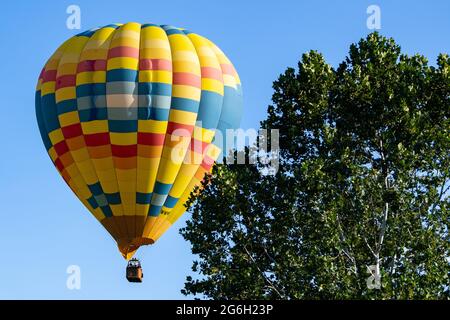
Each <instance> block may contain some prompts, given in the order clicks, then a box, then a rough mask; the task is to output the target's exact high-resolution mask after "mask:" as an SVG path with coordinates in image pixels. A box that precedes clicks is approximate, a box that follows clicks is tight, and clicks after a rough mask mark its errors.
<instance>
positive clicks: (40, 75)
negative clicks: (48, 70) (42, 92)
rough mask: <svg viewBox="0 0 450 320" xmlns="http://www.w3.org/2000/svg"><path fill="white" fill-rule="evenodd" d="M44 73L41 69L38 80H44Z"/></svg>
mask: <svg viewBox="0 0 450 320" xmlns="http://www.w3.org/2000/svg"><path fill="white" fill-rule="evenodd" d="M44 72H45V69H44V68H42V70H41V72H40V73H39V79H43V78H44Z"/></svg>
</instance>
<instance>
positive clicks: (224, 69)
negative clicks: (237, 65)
mask: <svg viewBox="0 0 450 320" xmlns="http://www.w3.org/2000/svg"><path fill="white" fill-rule="evenodd" d="M220 67H221V68H222V72H223V73H226V74H230V75H232V76H234V74H235V70H234V67H233V66H232V65H231V64H221V65H220Z"/></svg>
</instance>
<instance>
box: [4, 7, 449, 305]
mask: <svg viewBox="0 0 450 320" xmlns="http://www.w3.org/2000/svg"><path fill="white" fill-rule="evenodd" d="M70 4H76V5H79V6H80V8H81V19H82V20H81V29H82V30H85V29H89V28H92V27H96V26H102V25H106V24H109V23H113V22H129V21H136V22H141V23H143V22H153V23H158V24H172V25H175V26H178V27H184V28H187V29H189V30H192V31H195V32H197V33H199V34H202V35H204V36H206V37H208V38H210V39H211V40H213V41H214V42H215V43H216V44H218V45H219V46H220V47H221V48H222V49H223V50H224V51H225V52H226V54H227V55H228V56H229V58H230V59H231V60H232V62H233V63H234V65H235V67H236V69H237V71H238V72H239V74H240V76H241V80H242V83H243V90H244V99H245V110H244V118H243V121H242V127H243V128H249V127H257V125H258V123H259V121H260V120H262V119H263V118H264V115H265V111H266V108H267V105H268V104H269V102H270V97H271V94H272V89H271V86H272V81H273V80H275V79H276V77H277V75H278V74H279V73H281V72H283V71H284V69H285V68H286V67H287V66H296V63H297V61H298V58H299V57H300V55H301V54H302V53H303V52H306V51H308V50H310V49H317V50H319V51H320V52H322V53H323V54H324V55H325V57H326V59H327V60H328V62H329V63H331V64H332V65H334V66H335V65H336V64H337V63H338V62H340V61H341V60H342V59H343V58H344V57H345V55H346V53H347V50H348V46H349V44H350V43H352V42H356V41H357V40H359V38H361V37H364V36H365V35H366V34H367V33H369V32H370V30H368V29H367V27H366V18H367V14H366V8H367V7H368V5H370V4H377V5H379V6H380V7H381V19H382V20H381V27H382V28H381V30H380V31H381V33H382V34H384V35H387V36H392V37H394V38H395V39H396V41H397V42H398V43H400V44H401V45H402V48H403V50H404V51H405V52H406V53H409V54H414V53H416V52H420V53H422V54H424V55H425V56H427V57H429V58H430V60H431V61H432V62H433V63H434V61H435V58H436V56H437V55H438V53H439V52H450V41H449V40H450V37H449V35H450V2H449V1H448V0H442V1H430V0H427V1H424V0H421V1H398V0H397V1H380V0H377V1H375V0H374V1H364V0H359V1H356V0H355V1H348V0H341V1H301V0H292V1H283V0H278V1H262V0H260V1H244V0H239V1H231V0H226V1H211V0H209V1H186V0H184V1H178V0H170V1H163V0H156V1H155V0H145V1H132V0H126V1H111V0H110V1H92V0H91V1H80V0H75V1H44V0H41V1H28V2H26V1H20V0H15V1H6V2H3V3H2V8H1V13H0V16H1V21H2V28H0V39H1V42H2V45H1V48H2V49H1V50H0V61H1V63H2V77H1V78H0V90H1V97H2V100H1V107H0V119H1V126H0V137H1V138H2V140H1V142H2V146H1V150H2V151H1V157H0V203H1V205H0V216H1V222H0V245H1V248H2V253H1V254H0V298H3V299H5V298H38V299H47V298H53V299H177V298H184V296H182V295H181V293H180V289H181V288H182V287H183V284H184V280H185V277H186V275H188V274H190V273H191V270H190V267H191V264H192V261H193V259H195V257H194V256H193V255H192V254H191V253H190V245H189V243H187V242H185V241H184V240H183V239H182V237H181V236H180V235H179V234H178V229H179V228H180V227H181V226H183V225H184V222H185V219H186V218H187V216H188V214H186V215H185V217H184V219H181V220H182V221H179V222H178V223H177V224H176V225H175V226H174V227H173V228H172V229H171V230H170V231H168V232H167V233H166V235H165V236H163V237H162V238H161V240H160V241H159V242H158V243H157V244H156V245H155V246H152V247H146V248H143V249H141V251H140V252H139V254H138V257H139V258H141V260H142V263H143V265H144V273H145V279H144V280H145V281H144V283H143V284H140V285H135V284H129V283H128V282H127V281H126V280H125V278H124V267H125V260H123V258H122V257H121V256H120V254H119V253H118V250H117V248H116V245H115V243H114V241H113V240H112V239H111V238H110V237H109V235H108V234H107V233H106V231H104V230H103V229H102V227H101V225H100V224H99V223H97V222H96V220H95V219H94V218H93V217H91V216H90V214H89V213H88V211H87V210H86V209H85V208H84V207H83V205H82V204H81V203H80V202H79V201H78V199H77V198H76V197H75V196H74V195H73V194H72V192H71V191H70V190H69V189H68V188H67V187H66V185H65V184H64V182H63V180H62V179H61V178H60V176H59V174H58V173H57V172H56V170H55V168H54V167H53V165H52V164H51V162H50V160H49V159H48V156H47V154H46V152H45V149H44V146H43V145H42V142H41V138H40V136H39V132H38V128H37V124H36V119H35V114H34V89H35V84H36V79H37V77H38V74H39V72H40V70H41V68H42V66H43V65H44V63H45V61H46V59H47V58H48V57H49V56H50V55H51V53H52V52H53V51H54V50H55V49H56V47H57V46H58V45H59V44H60V43H62V42H63V41H64V40H65V39H67V38H68V37H70V36H72V35H74V34H76V33H78V32H79V31H78V30H68V29H67V28H66V19H67V16H68V15H67V14H66V8H67V6H68V5H70ZM71 264H75V265H79V266H80V268H81V290H68V289H67V288H66V279H67V274H66V268H67V266H68V265H71Z"/></svg>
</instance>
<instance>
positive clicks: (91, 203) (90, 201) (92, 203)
mask: <svg viewBox="0 0 450 320" xmlns="http://www.w3.org/2000/svg"><path fill="white" fill-rule="evenodd" d="M86 201H87V202H88V203H89V204H90V205H91V207H92V208H94V209H97V208H98V204H97V201H95V198H94V196H92V197H90V198H89V199H87V200H86Z"/></svg>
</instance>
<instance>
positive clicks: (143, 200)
mask: <svg viewBox="0 0 450 320" xmlns="http://www.w3.org/2000/svg"><path fill="white" fill-rule="evenodd" d="M151 199H152V193H142V192H136V203H139V204H150V201H151Z"/></svg>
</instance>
